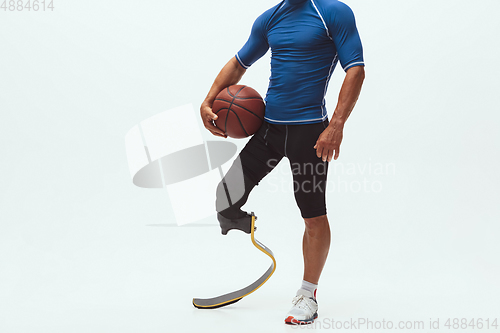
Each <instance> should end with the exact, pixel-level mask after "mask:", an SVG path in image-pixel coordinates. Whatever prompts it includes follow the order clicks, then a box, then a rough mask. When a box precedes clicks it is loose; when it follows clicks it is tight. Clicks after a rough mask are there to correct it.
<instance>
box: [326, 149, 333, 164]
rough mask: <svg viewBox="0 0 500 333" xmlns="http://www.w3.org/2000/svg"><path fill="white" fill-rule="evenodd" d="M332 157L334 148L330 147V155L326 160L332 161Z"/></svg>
mask: <svg viewBox="0 0 500 333" xmlns="http://www.w3.org/2000/svg"><path fill="white" fill-rule="evenodd" d="M332 157H333V150H331V149H329V150H328V157H327V158H326V160H327V161H328V162H331V161H332Z"/></svg>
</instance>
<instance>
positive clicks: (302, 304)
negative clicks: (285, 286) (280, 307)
mask: <svg viewBox="0 0 500 333" xmlns="http://www.w3.org/2000/svg"><path fill="white" fill-rule="evenodd" d="M292 303H293V307H292V309H291V310H290V311H289V312H288V314H287V317H286V319H285V323H286V324H290V325H303V324H312V323H313V322H314V319H316V318H318V303H317V302H316V300H315V299H314V296H313V294H312V293H311V292H310V291H307V290H304V289H299V291H297V296H295V297H294V298H293V301H292Z"/></svg>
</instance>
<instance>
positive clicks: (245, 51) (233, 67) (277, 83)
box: [200, 0, 364, 324]
mask: <svg viewBox="0 0 500 333" xmlns="http://www.w3.org/2000/svg"><path fill="white" fill-rule="evenodd" d="M269 48H271V51H272V56H271V78H270V82H269V87H268V91H267V95H266V99H265V101H266V111H265V118H264V119H265V121H264V123H263V125H262V126H261V128H260V129H259V130H258V132H257V133H256V134H255V135H254V136H253V137H252V138H251V139H250V140H249V141H248V143H247V144H246V146H245V147H244V148H243V150H242V151H241V152H240V154H239V157H238V161H239V163H234V164H233V166H232V167H231V168H230V170H229V171H228V172H227V174H226V175H225V177H224V180H223V181H221V183H220V184H219V186H218V188H217V202H216V209H217V212H218V215H217V216H218V219H219V221H220V223H221V226H223V225H225V226H226V227H227V225H228V224H230V223H234V225H235V226H236V225H238V226H241V225H244V224H246V225H247V226H248V225H249V224H250V221H251V217H250V215H249V214H247V213H246V212H244V211H242V210H241V209H240V208H241V207H242V206H243V205H244V204H245V202H246V201H247V198H248V195H249V193H250V191H251V190H252V189H253V188H254V186H255V185H257V184H258V183H259V181H260V180H261V179H262V178H263V177H264V176H265V175H267V174H268V173H269V172H270V171H271V170H272V169H273V168H274V167H275V166H276V165H277V163H278V162H279V161H280V160H281V159H282V158H283V157H287V158H288V159H289V161H290V164H291V167H292V174H293V180H294V195H295V200H296V202H297V205H298V207H299V209H300V211H301V215H302V218H303V219H304V221H305V232H304V238H303V256H304V276H303V281H302V286H301V288H300V289H299V290H298V292H297V294H296V296H295V298H294V299H293V301H292V303H293V307H292V309H291V310H290V312H289V313H288V314H287V315H286V317H285V322H286V323H287V324H308V323H312V322H313V321H314V319H316V318H317V316H318V314H317V310H318V304H317V301H316V288H317V286H318V280H319V278H320V275H321V271H322V270H323V266H324V264H325V261H326V258H327V255H328V250H329V247H330V227H329V224H328V219H327V216H326V204H325V189H326V175H327V170H328V162H330V161H331V160H332V157H333V159H335V160H336V159H337V158H338V156H339V148H340V143H341V142H342V136H343V128H344V123H345V121H346V120H347V118H348V117H349V115H350V113H351V111H352V110H353V108H354V105H355V104H356V101H357V99H358V96H359V93H360V91H361V86H362V84H363V80H364V61H363V49H362V46H361V40H360V37H359V34H358V31H357V28H356V23H355V20H354V15H353V12H352V11H351V9H350V8H349V7H348V6H347V5H345V4H344V3H342V2H340V1H337V0H284V1H282V2H280V3H279V4H278V5H276V6H274V7H272V8H271V9H269V10H267V11H266V12H264V13H263V14H262V15H260V16H259V17H258V18H257V20H256V21H255V23H254V25H253V27H252V31H251V34H250V38H249V39H248V41H247V42H246V44H245V45H244V46H243V48H242V49H241V50H240V51H239V52H238V53H237V54H236V56H235V57H234V58H232V59H231V60H230V61H229V62H228V63H227V64H226V65H225V66H224V68H222V70H221V72H220V73H219V75H218V76H217V78H216V79H215V82H214V83H213V85H212V87H211V89H210V91H209V93H208V95H207V97H206V99H205V101H204V102H203V103H202V105H201V108H200V111H201V117H202V119H203V122H204V125H205V127H206V128H207V129H208V130H209V131H210V132H211V133H212V134H214V135H216V136H221V137H226V134H225V133H224V132H223V131H221V130H220V129H219V128H217V127H216V126H214V123H213V121H214V120H215V119H217V115H215V114H214V113H213V112H212V104H213V102H214V100H215V97H216V95H217V94H218V93H219V92H220V91H221V90H222V89H224V88H225V87H228V86H230V85H233V84H236V83H238V82H239V81H240V79H241V77H242V76H243V74H244V73H245V71H246V69H247V68H249V67H250V66H251V65H252V64H253V63H254V62H255V61H257V60H258V59H259V58H261V57H262V56H263V55H264V54H265V53H266V52H267V51H268V49H269ZM339 61H340V64H341V66H342V68H343V69H344V71H346V77H345V79H344V82H343V85H342V88H341V90H340V94H339V99H338V104H337V106H336V108H335V111H334V113H333V116H332V118H331V121H330V122H329V121H328V114H327V111H326V107H325V94H326V90H327V86H328V82H329V80H330V77H331V75H332V72H333V70H334V68H335V66H336V65H337V62H339ZM238 173H242V174H243V176H244V189H243V190H244V193H243V195H242V196H240V197H241V199H240V200H238V201H237V202H231V200H230V198H229V196H230V194H229V193H228V189H230V188H231V187H232V184H231V182H232V181H233V179H235V178H237V174H238ZM228 202H229V204H228ZM240 229H242V230H243V229H244V228H240ZM247 232H248V230H247Z"/></svg>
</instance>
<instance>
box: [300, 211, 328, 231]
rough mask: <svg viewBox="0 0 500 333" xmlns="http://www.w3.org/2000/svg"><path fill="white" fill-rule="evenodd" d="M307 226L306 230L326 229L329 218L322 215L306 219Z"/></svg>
mask: <svg viewBox="0 0 500 333" xmlns="http://www.w3.org/2000/svg"><path fill="white" fill-rule="evenodd" d="M304 222H305V225H306V230H311V231H313V230H318V229H324V228H325V227H328V218H327V217H326V215H321V216H317V217H311V218H307V219H304Z"/></svg>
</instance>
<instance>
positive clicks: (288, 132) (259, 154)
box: [217, 119, 328, 218]
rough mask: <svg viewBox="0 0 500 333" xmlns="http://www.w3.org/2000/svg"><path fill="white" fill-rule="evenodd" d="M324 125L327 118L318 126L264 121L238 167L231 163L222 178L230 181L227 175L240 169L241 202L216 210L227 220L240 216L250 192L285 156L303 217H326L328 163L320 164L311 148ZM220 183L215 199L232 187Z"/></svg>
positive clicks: (244, 149) (243, 153) (244, 152)
mask: <svg viewBox="0 0 500 333" xmlns="http://www.w3.org/2000/svg"><path fill="white" fill-rule="evenodd" d="M327 126H328V119H327V120H325V121H324V122H320V123H315V124H300V125H277V124H271V123H268V122H264V123H263V124H262V126H261V127H260V129H259V130H258V131H257V133H255V135H254V136H253V137H252V138H251V139H250V140H249V141H248V143H247V144H246V146H245V147H244V148H243V150H242V151H241V152H240V155H239V159H240V161H241V165H238V166H236V163H235V164H233V166H232V167H231V169H230V170H229V171H228V173H227V175H226V176H225V178H231V177H230V176H229V177H228V175H230V174H231V173H233V174H234V173H235V169H239V168H241V169H242V171H243V174H244V176H245V195H243V199H242V200H240V201H239V202H237V203H235V204H233V207H231V208H230V209H227V210H225V211H222V212H221V210H219V209H218V210H217V211H218V212H220V213H221V214H222V215H224V216H226V217H228V218H232V217H236V216H240V215H238V214H240V213H241V210H239V208H240V207H241V206H243V205H244V204H245V202H246V200H247V198H248V194H249V192H250V191H251V190H252V189H253V187H254V186H255V185H257V184H258V183H259V182H260V181H261V180H262V178H264V177H265V176H266V175H267V174H268V173H269V172H271V171H272V170H273V169H274V167H276V165H277V164H278V163H279V162H280V161H281V159H282V158H283V157H287V158H288V159H289V161H290V167H291V171H292V175H293V184H294V186H293V188H294V195H295V200H296V202H297V205H298V207H299V209H300V211H301V215H302V217H303V218H312V217H317V216H321V215H325V214H326V201H325V191H326V179H327V172H328V162H323V161H322V159H320V158H318V157H317V156H316V149H314V145H315V144H316V141H317V140H318V137H319V135H320V134H321V133H322V132H323V131H324V130H325V128H326V127H327ZM238 164H239V163H238ZM222 183H223V182H221V184H220V186H219V189H218V193H217V196H218V197H220V196H221V195H220V193H223V192H224V188H225V189H226V192H227V189H228V187H229V188H230V187H231V186H230V185H231V184H224V186H225V187H223V186H222V185H223V184H222ZM218 201H220V200H219V199H218ZM235 209H236V210H237V211H238V213H236V211H235ZM231 210H233V211H231ZM235 214H236V215H235ZM231 215H232V216H231Z"/></svg>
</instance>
